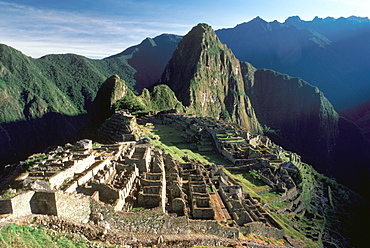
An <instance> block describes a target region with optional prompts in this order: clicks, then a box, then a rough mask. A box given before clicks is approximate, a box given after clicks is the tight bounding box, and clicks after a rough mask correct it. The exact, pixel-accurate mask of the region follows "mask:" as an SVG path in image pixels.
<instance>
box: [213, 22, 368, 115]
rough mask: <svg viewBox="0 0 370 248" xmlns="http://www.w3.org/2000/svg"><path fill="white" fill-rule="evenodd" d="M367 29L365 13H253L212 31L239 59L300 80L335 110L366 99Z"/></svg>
mask: <svg viewBox="0 0 370 248" xmlns="http://www.w3.org/2000/svg"><path fill="white" fill-rule="evenodd" d="M369 30H370V20H369V19H368V18H358V17H349V18H339V19H334V18H329V17H328V18H325V19H321V18H315V19H314V20H312V21H302V20H301V19H300V18H299V17H290V18H288V19H287V20H286V21H285V22H283V23H280V22H277V21H273V22H266V21H264V20H262V19H261V18H259V17H257V18H255V19H254V20H252V21H249V22H246V23H242V24H239V25H237V26H235V27H234V28H228V29H221V30H217V31H216V33H217V35H218V36H219V38H220V40H221V41H222V42H223V43H225V44H226V45H227V46H228V47H229V48H230V49H231V50H232V51H233V52H234V54H235V56H236V57H237V58H238V59H239V60H242V61H248V62H250V63H252V64H253V65H254V66H255V67H257V68H268V69H272V70H275V71H278V72H282V73H286V74H288V75H290V76H294V77H299V78H302V79H304V80H305V81H307V82H308V83H310V84H312V85H314V86H317V87H319V88H320V90H321V91H322V92H324V94H325V96H326V97H327V98H328V99H329V100H330V102H331V103H332V104H333V105H334V107H335V109H336V110H338V111H340V110H343V109H346V108H349V107H352V106H355V105H357V104H359V103H362V102H364V101H367V100H368V96H369V93H370V86H369V84H368V83H367V82H368V81H369V79H370V73H369V70H368V65H369V63H370V59H369V58H370V53H369V51H370V50H369V44H370V35H369V34H370V32H369ZM313 71H314V72H315V73H312V72H313Z"/></svg>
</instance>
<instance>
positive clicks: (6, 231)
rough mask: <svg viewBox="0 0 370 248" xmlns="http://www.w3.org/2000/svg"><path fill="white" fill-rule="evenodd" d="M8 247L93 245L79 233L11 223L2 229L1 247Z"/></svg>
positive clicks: (80, 247)
mask: <svg viewBox="0 0 370 248" xmlns="http://www.w3.org/2000/svg"><path fill="white" fill-rule="evenodd" d="M72 240H73V241H72ZM8 247H40V248H41V247H70V248H85V247H91V244H88V241H86V240H85V239H83V238H82V237H80V236H78V235H73V234H70V235H65V234H62V233H57V232H53V231H51V230H47V229H44V228H41V227H37V226H33V227H31V226H26V225H16V224H11V225H9V226H5V227H3V228H1V229H0V248H8ZM103 247H106V246H103Z"/></svg>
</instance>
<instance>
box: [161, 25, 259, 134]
mask: <svg viewBox="0 0 370 248" xmlns="http://www.w3.org/2000/svg"><path fill="white" fill-rule="evenodd" d="M159 83H161V84H167V85H168V86H169V87H170V88H171V89H172V90H173V91H174V92H175V94H176V96H177V98H178V99H179V100H180V101H181V102H182V103H183V104H184V106H186V107H187V112H189V113H194V114H198V115H202V116H212V117H216V118H221V119H224V120H229V121H231V120H232V121H234V122H235V123H237V124H240V125H241V126H243V127H245V128H248V129H249V130H250V131H251V132H253V133H260V132H261V131H262V128H261V125H260V124H259V122H258V120H257V118H256V115H255V113H254V110H253V107H252V105H251V103H250V101H249V98H248V96H247V95H246V94H245V92H244V81H243V76H242V74H241V67H240V62H239V60H238V59H236V58H235V56H234V54H233V53H232V52H231V51H230V50H229V49H228V48H227V47H226V46H225V45H224V44H222V43H221V42H220V40H219V39H218V37H217V35H216V34H215V32H214V31H213V29H212V28H211V27H210V26H208V25H207V24H198V25H197V26H196V27H194V28H193V29H192V30H191V31H190V32H189V33H188V34H187V35H186V36H185V37H184V38H183V39H182V40H181V42H180V43H179V44H178V47H177V49H176V50H175V52H174V53H173V56H172V58H171V60H170V61H169V62H168V64H167V66H166V68H165V70H164V72H163V74H162V77H161V79H160V81H159Z"/></svg>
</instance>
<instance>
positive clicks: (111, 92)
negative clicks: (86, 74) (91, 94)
mask: <svg viewBox="0 0 370 248" xmlns="http://www.w3.org/2000/svg"><path fill="white" fill-rule="evenodd" d="M128 90H129V89H128V87H127V85H126V84H125V82H124V81H123V80H121V79H120V77H119V76H118V75H113V76H111V77H110V78H108V79H107V80H106V81H105V82H104V83H103V84H102V86H101V87H100V88H99V91H98V93H97V95H96V98H95V100H94V102H93V104H92V106H91V110H90V112H89V126H90V127H91V128H93V129H94V128H97V127H99V126H100V125H101V124H102V123H103V122H104V121H105V120H106V119H108V118H109V117H110V116H111V115H112V114H114V108H113V104H114V103H116V102H117V101H118V100H120V99H121V98H123V97H124V96H125V95H126V94H127V91H128Z"/></svg>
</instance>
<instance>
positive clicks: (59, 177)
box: [49, 154, 95, 189]
mask: <svg viewBox="0 0 370 248" xmlns="http://www.w3.org/2000/svg"><path fill="white" fill-rule="evenodd" d="M94 162H95V156H94V155H93V154H91V155H90V156H88V157H86V158H84V159H81V160H75V161H74V162H73V165H71V166H70V167H69V168H68V169H66V170H64V171H61V172H59V173H56V174H55V175H54V176H52V177H50V178H49V182H50V186H51V187H52V188H55V189H58V188H59V187H60V186H61V185H62V184H63V182H64V181H65V180H66V179H67V178H71V177H73V176H74V174H75V173H82V172H83V171H85V170H86V169H87V168H89V167H90V166H91V165H92V164H93V163H94Z"/></svg>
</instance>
